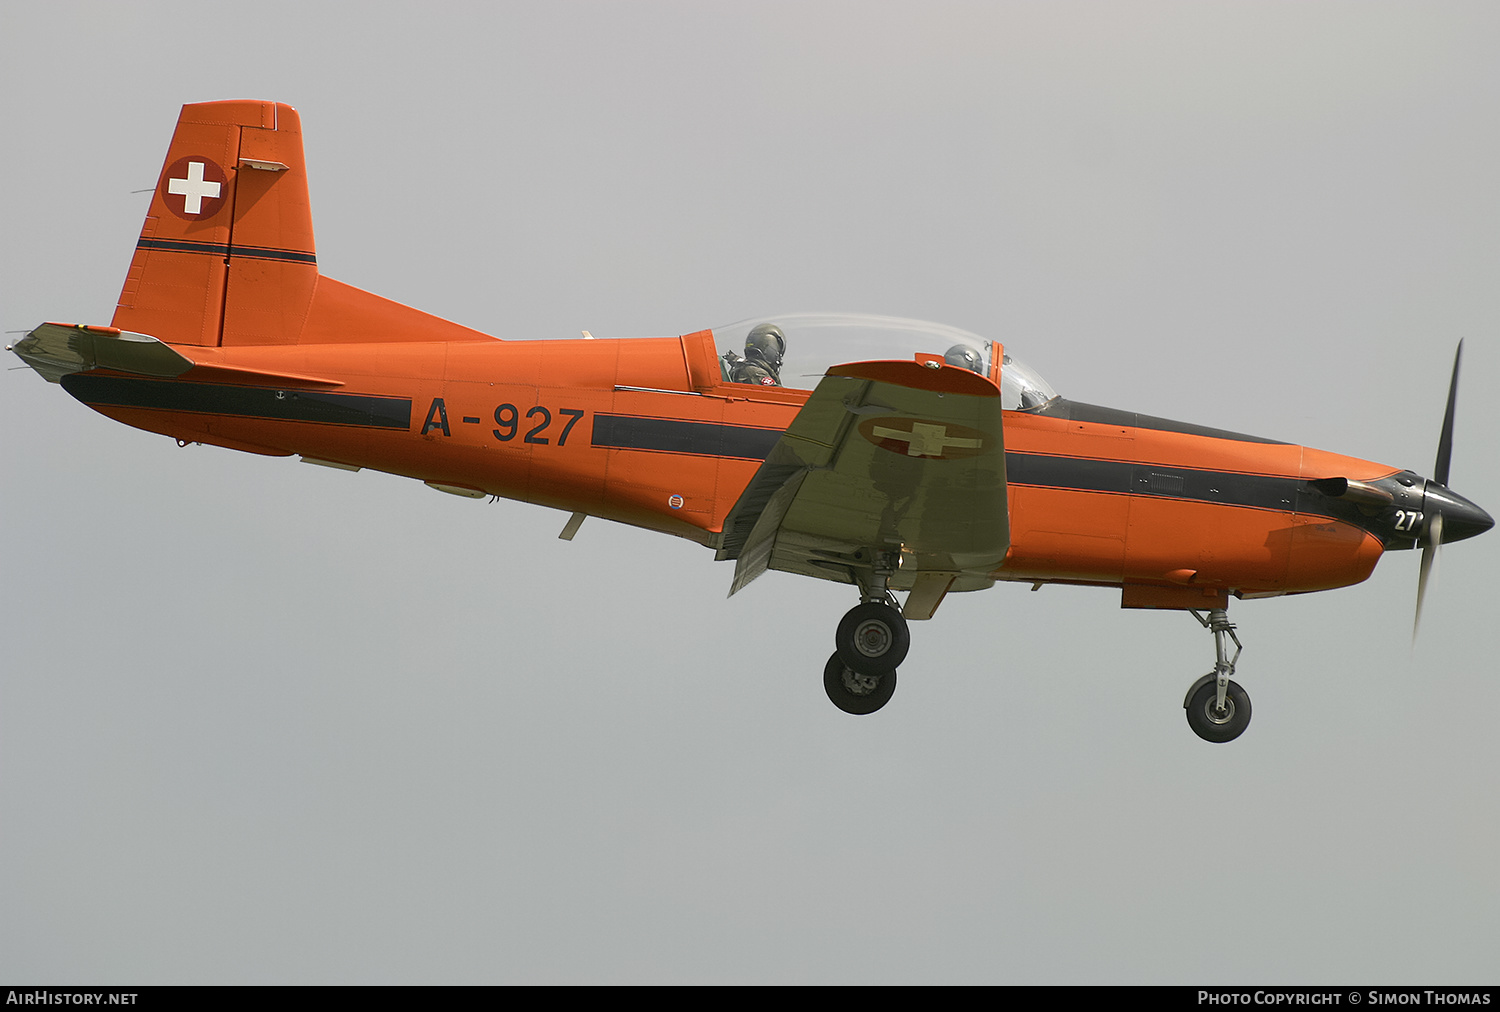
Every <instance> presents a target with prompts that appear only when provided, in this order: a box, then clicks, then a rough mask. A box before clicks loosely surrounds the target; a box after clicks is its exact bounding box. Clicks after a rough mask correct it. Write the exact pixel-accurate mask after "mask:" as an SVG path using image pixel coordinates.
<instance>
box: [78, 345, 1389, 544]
mask: <svg viewBox="0 0 1500 1012" xmlns="http://www.w3.org/2000/svg"><path fill="white" fill-rule="evenodd" d="M62 386H63V389H65V390H66V391H67V392H68V393H70V394H72V395H73V396H74V397H76V398H77V399H78V400H80V401H83V402H84V403H85V404H90V405H105V406H114V407H130V408H152V409H156V410H161V411H188V412H194V413H201V414H222V415H236V416H239V417H245V418H266V419H276V420H282V421H294V422H315V423H320V424H325V425H347V426H359V427H365V428H378V429H408V430H409V429H410V428H411V418H412V402H411V399H410V398H407V397H379V396H371V395H368V394H347V393H333V392H329V391H323V390H277V389H274V388H269V387H240V386H225V385H221V384H215V383H184V382H182V381H169V380H152V379H138V378H134V377H128V376H99V375H94V374H91V373H73V374H71V375H68V376H64V377H63V378H62ZM782 434H783V432H782V430H781V429H767V428H756V427H751V426H743V425H722V424H718V423H715V422H695V421H684V420H681V419H675V418H651V417H644V416H638V415H614V414H596V415H594V419H593V432H592V438H591V442H592V445H594V446H596V447H603V448H608V449H624V450H646V451H652V452H658V453H679V454H690V455H694V456H706V457H729V458H734V459H739V460H764V459H765V458H766V456H767V454H769V453H770V452H771V448H772V447H773V446H775V445H776V441H777V440H778V439H780V438H781V436H782ZM1005 468H1006V480H1007V482H1009V483H1010V484H1012V485H1017V486H1027V487H1034V488H1048V489H1067V490H1070V491H1076V492H1093V493H1100V494H1105V495H1129V496H1140V497H1147V498H1158V499H1175V500H1181V501H1186V502H1203V503H1214V504H1217V505H1223V506H1239V507H1247V508H1251V509H1261V510H1273V511H1277V512H1284V513H1293V512H1295V513H1299V514H1303V515H1311V516H1325V517H1328V518H1330V519H1334V520H1341V521H1344V522H1345V523H1349V524H1352V525H1354V526H1356V527H1359V528H1362V529H1364V530H1370V531H1372V533H1374V531H1373V529H1372V525H1373V523H1374V522H1375V520H1376V518H1375V517H1372V516H1367V515H1366V514H1365V513H1364V512H1363V511H1362V510H1360V509H1359V507H1357V506H1356V505H1354V504H1352V503H1347V502H1344V501H1342V500H1337V499H1332V498H1329V497H1328V496H1325V495H1323V494H1322V493H1320V492H1318V491H1316V490H1314V489H1312V488H1311V487H1310V486H1309V485H1308V483H1307V482H1306V481H1305V480H1303V479H1301V478H1291V477H1284V476H1278V475H1264V474H1240V473H1236V472H1231V471H1209V470H1198V469H1191V468H1180V467H1171V466H1166V465H1160V464H1156V465H1153V464H1141V463H1135V462H1132V461H1119V460H1098V459H1093V458H1085V457H1059V456H1053V455H1050V454H1041V453H1019V452H1016V451H1007V452H1006V454H1005Z"/></svg>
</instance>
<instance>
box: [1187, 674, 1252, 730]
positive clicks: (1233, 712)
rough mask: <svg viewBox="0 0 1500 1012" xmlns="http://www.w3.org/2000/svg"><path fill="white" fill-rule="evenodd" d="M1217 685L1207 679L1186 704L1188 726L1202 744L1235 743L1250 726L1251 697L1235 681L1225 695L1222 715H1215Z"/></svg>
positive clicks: (1230, 684)
mask: <svg viewBox="0 0 1500 1012" xmlns="http://www.w3.org/2000/svg"><path fill="white" fill-rule="evenodd" d="M1217 695H1218V685H1217V683H1216V682H1215V681H1214V680H1213V679H1211V678H1210V679H1209V680H1208V681H1207V682H1204V683H1203V684H1202V685H1201V686H1199V687H1198V691H1197V692H1194V693H1193V696H1192V698H1191V699H1189V700H1188V704H1187V722H1188V727H1191V728H1192V729H1193V733H1194V734H1196V735H1197V736H1198V737H1200V738H1202V739H1203V740H1204V741H1211V742H1215V743H1223V742H1226V741H1234V740H1235V739H1236V738H1238V737H1239V736H1240V735H1242V734H1244V733H1245V728H1247V727H1249V726H1250V694H1249V693H1248V692H1246V691H1245V690H1244V689H1242V688H1240V685H1239V683H1238V682H1230V683H1229V688H1228V690H1227V691H1225V693H1224V709H1225V711H1226V712H1225V713H1223V714H1216V713H1214V699H1215V697H1216V696H1217Z"/></svg>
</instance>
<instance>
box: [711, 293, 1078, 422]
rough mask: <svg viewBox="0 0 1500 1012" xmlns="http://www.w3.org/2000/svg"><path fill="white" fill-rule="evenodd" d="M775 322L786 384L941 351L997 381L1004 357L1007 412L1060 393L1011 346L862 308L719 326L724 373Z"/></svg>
mask: <svg viewBox="0 0 1500 1012" xmlns="http://www.w3.org/2000/svg"><path fill="white" fill-rule="evenodd" d="M766 324H774V325H775V327H776V328H777V329H778V330H779V331H780V332H781V334H782V336H783V337H784V338H785V340H786V350H785V358H784V359H783V361H782V364H781V370H780V371H781V384H782V385H783V386H787V387H794V388H797V389H802V390H811V389H812V388H813V387H815V386H817V385H818V380H820V379H822V378H823V374H824V373H825V372H827V371H828V369H829V367H830V366H835V365H840V364H843V363H845V362H865V361H871V360H879V359H898V360H907V361H909V360H911V358H912V357H913V356H914V355H917V354H926V355H940V356H942V357H943V359H944V360H945V361H946V362H947V363H948V364H950V365H956V366H961V367H963V368H966V369H971V370H973V371H975V372H978V373H979V374H981V375H983V376H988V377H990V378H992V379H993V378H994V368H995V362H994V355H995V353H996V352H997V351H998V352H999V353H1000V355H1001V362H1000V377H999V380H1000V406H1001V407H1002V408H1004V409H1005V410H1007V411H1029V410H1032V409H1035V408H1040V407H1041V406H1042V405H1044V404H1046V403H1047V402H1048V401H1050V400H1052V399H1053V398H1054V397H1056V396H1057V391H1055V390H1053V389H1052V386H1051V385H1050V384H1049V383H1048V382H1047V381H1046V380H1044V379H1042V378H1041V377H1040V376H1038V375H1037V374H1036V373H1035V372H1033V371H1032V370H1031V369H1029V368H1027V367H1026V366H1025V365H1023V364H1022V363H1021V362H1019V361H1018V360H1016V359H1015V358H1014V357H1012V356H1010V355H1008V354H1005V352H1004V350H1003V348H1002V347H1001V346H1000V345H998V344H996V343H995V342H993V341H987V340H985V339H984V338H982V337H980V336H979V335H978V334H971V333H969V332H968V331H967V330H960V329H959V328H957V327H949V326H946V325H945V324H941V323H929V322H927V321H925V320H908V319H904V318H902V317H898V316H870V315H865V314H859V313H788V314H783V315H781V316H758V317H753V318H751V319H748V320H740V321H737V322H735V323H730V324H727V325H725V326H722V327H715V328H713V335H714V347H715V348H717V349H718V352H719V355H720V356H721V358H720V362H721V363H722V364H723V366H724V378H725V379H730V378H731V371H730V369H731V367H730V363H731V362H733V361H734V360H735V359H736V358H738V357H739V356H742V355H744V354H745V338H746V336H747V335H748V334H750V332H751V331H753V330H755V329H756V328H757V327H763V326H764V325H766Z"/></svg>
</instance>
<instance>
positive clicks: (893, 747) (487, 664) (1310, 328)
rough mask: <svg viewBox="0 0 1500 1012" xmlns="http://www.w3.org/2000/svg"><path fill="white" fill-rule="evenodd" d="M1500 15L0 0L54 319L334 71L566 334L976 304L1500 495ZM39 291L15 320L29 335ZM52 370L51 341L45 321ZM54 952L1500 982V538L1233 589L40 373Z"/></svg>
mask: <svg viewBox="0 0 1500 1012" xmlns="http://www.w3.org/2000/svg"><path fill="white" fill-rule="evenodd" d="M1497 50H1500V6H1497V5H1495V4H1493V3H1488V2H1478V3H1433V2H1422V3H1378V2H1369V0H1360V2H1353V3H1308V2H1295V3H1276V2H1255V3H1214V2H1204V3H1186V4H1175V3H1107V4H1106V3H1098V4H1078V3H1002V2H987V3H975V4H952V3H932V2H924V3H921V4H915V3H912V4H882V3H869V2H861V3H818V2H805V0H804V2H797V3H786V4H780V3H761V2H755V3H741V4H728V3H644V2H643V3H549V4H489V3H486V4H467V5H466V4H442V3H424V4H421V5H417V4H404V3H381V4H331V3H324V4H320V3H304V2H298V3H276V2H267V3H260V4H257V5H254V7H253V8H246V7H245V6H244V5H243V4H224V3H212V2H200V3H197V4H193V5H183V4H180V3H134V4H126V3H93V4H79V3H64V2H48V3H45V4H44V3H37V2H20V3H6V4H4V5H3V6H0V89H3V95H4V99H5V100H4V101H3V102H0V136H3V137H4V144H5V152H4V153H5V157H4V158H3V159H0V181H3V186H0V222H3V229H4V231H3V237H4V242H3V243H0V323H3V327H4V329H7V330H24V329H27V328H30V327H32V326H34V325H36V324H37V323H40V322H42V321H44V320H60V321H78V322H96V323H107V322H108V321H109V318H110V316H111V313H112V310H113V306H114V303H115V299H116V296H117V295H118V293H119V290H120V286H121V283H122V281H123V278H124V273H125V269H126V266H127V265H128V263H129V260H130V255H131V250H132V248H133V245H134V242H135V239H136V237H137V235H138V234H139V229H140V223H141V218H142V216H143V214H144V213H145V210H146V206H147V202H148V197H149V194H148V193H140V192H134V191H141V190H149V189H150V188H151V187H153V186H154V184H155V182H156V179H157V175H158V172H159V171H160V168H161V164H162V159H163V156H164V154H165V151H166V145H167V141H168V139H169V138H170V135H171V131H172V127H173V124H174V123H175V121H176V117H177V114H178V110H179V108H180V106H181V105H182V104H183V103H185V102H198V101H206V100H212V99H221V98H254V99H270V100H277V101H282V102H287V103H289V104H291V105H293V106H295V107H297V109H298V110H299V111H300V112H301V115H302V121H303V126H304V129H305V131H306V154H307V163H308V172H309V177H310V181H311V187H312V202H313V212H314V221H315V227H316V230H317V238H318V259H319V265H320V269H321V270H323V271H324V272H325V273H327V274H328V275H330V276H332V277H335V278H338V279H340V280H342V281H346V282H349V283H351V284H354V285H357V286H359V287H362V288H367V289H370V290H372V291H375V292H378V293H380V294H382V295H385V296H388V297H391V298H395V299H398V300H400V301H402V302H406V303H409V304H411V305H414V306H417V307H418V308H421V309H424V310H427V311H429V312H433V313H437V314H439V315H442V316H446V317H448V318H450V319H454V320H457V321H458V322H460V323H463V324H466V325H469V326H472V327H476V328H478V329H481V330H484V331H486V332H488V333H492V334H495V335H496V336H499V337H505V338H568V337H574V336H576V335H577V334H578V332H579V331H580V330H585V329H586V330H589V331H591V332H593V333H594V334H597V335H601V336H603V335H668V334H678V333H684V332H688V331H693V330H698V329H701V328H703V327H709V326H714V325H716V324H721V323H725V322H728V321H732V320H739V319H744V318H746V317H750V316H754V315H762V314H771V313H776V312H786V311H794V310H829V311H860V312H870V313H882V314H890V315H896V316H907V317H919V318H924V319H933V320H937V321H941V322H943V323H947V324H951V325H954V326H958V327H962V328H965V329H968V330H971V331H974V332H977V333H980V334H983V335H985V336H987V337H992V338H994V339H997V340H1001V341H1003V342H1005V344H1006V346H1007V349H1008V350H1010V351H1012V352H1013V353H1015V354H1017V355H1019V356H1020V357H1022V358H1023V359H1025V361H1027V362H1028V363H1029V364H1030V365H1032V366H1033V367H1034V368H1035V369H1036V370H1037V371H1039V372H1040V373H1041V374H1042V375H1043V376H1045V377H1046V378H1047V379H1048V380H1049V381H1050V382H1051V383H1052V384H1053V385H1054V386H1055V387H1056V388H1057V389H1058V391H1059V392H1061V393H1062V394H1063V395H1065V396H1068V397H1071V398H1073V399H1076V400H1083V401H1088V402H1092V403H1101V404H1109V405H1113V406H1117V407H1122V408H1129V409H1133V410H1140V411H1145V412H1149V413H1152V414H1157V415H1164V416H1167V417H1173V418H1181V419H1184V420H1188V421H1194V422H1198V423H1201V424H1206V425H1213V426H1218V427H1222V428H1227V429H1231V430H1237V431H1243V432H1252V433H1258V434H1262V435H1265V436H1269V437H1274V438H1280V439H1286V440H1290V441H1295V442H1301V443H1305V444H1308V445H1313V446H1318V447H1321V448H1324V449H1328V450H1333V451H1337V452H1341V453H1347V454H1352V455H1355V456H1360V457H1366V458H1370V459H1374V460H1380V461H1384V462H1387V463H1389V464H1391V465H1392V466H1394V467H1409V468H1412V469H1415V470H1417V471H1419V472H1423V473H1430V472H1431V469H1432V463H1433V456H1434V453H1435V450H1436V442H1437V434H1438V428H1439V424H1440V422H1441V419H1442V412H1443V398H1444V394H1445V390H1446V384H1447V380H1448V371H1449V368H1450V366H1451V362H1452V354H1453V348H1454V345H1455V344H1456V342H1457V341H1458V339H1459V338H1460V337H1464V338H1467V344H1466V346H1465V355H1466V357H1465V371H1464V383H1463V390H1462V395H1461V397H1460V402H1459V415H1458V431H1457V438H1456V445H1455V451H1454V460H1453V471H1452V484H1453V486H1454V488H1455V489H1456V490H1457V491H1459V492H1461V493H1462V494H1464V495H1466V496H1468V497H1469V498H1471V499H1473V500H1474V501H1476V502H1477V503H1479V504H1480V505H1483V506H1486V507H1487V508H1489V509H1490V510H1491V511H1492V512H1495V511H1497V507H1500V471H1497V467H1496V461H1497V459H1500V403H1497V401H1496V398H1495V396H1494V395H1495V392H1496V390H1497V389H1500V294H1497V293H1500V286H1497V284H1496V280H1497V270H1500V198H1497V194H1500V189H1497V186H1500V183H1497V181H1500V117H1497V115H1496V110H1497V109H1500V61H1497V60H1496V58H1495V53H1496V52H1497ZM15 336H16V335H12V337H11V338H10V340H14V339H15ZM7 358H8V359H9V363H10V365H9V366H8V368H9V367H12V366H13V367H19V366H21V363H20V361H19V360H18V359H14V358H13V357H11V356H7ZM0 417H3V425H4V429H3V431H4V436H3V438H0V576H3V578H0V595H3V596H0V616H3V617H0V979H4V980H8V981H12V982H22V981H24V982H28V983H30V982H37V983H60V984H84V983H92V984H103V983H142V984H167V983H194V982H208V983H238V982H245V983H343V982H352V983H382V982H391V983H436V982H453V983H469V982H474V983H486V982H490V983H511V982H580V983H595V982H672V983H677V982H682V983H687V982H846V983H913V982H990V983H1052V982H1078V983H1112V982H1113V983H1219V984H1230V983H1257V982H1259V983H1272V982H1275V983H1350V984H1358V983H1381V984H1388V983H1413V984H1416V983H1420V984H1435V983H1460V984H1462V983H1476V982H1483V983H1495V982H1496V966H1497V963H1496V956H1495V952H1496V946H1497V939H1500V863H1497V862H1496V860H1495V853H1496V849H1497V845H1500V843H1497V841H1500V807H1497V803H1500V735H1496V733H1495V731H1494V727H1493V721H1492V717H1494V715H1495V714H1497V713H1500V682H1497V679H1496V677H1495V659H1494V629H1493V626H1492V623H1493V621H1494V615H1495V611H1496V608H1495V606H1496V602H1497V593H1496V591H1495V589H1494V586H1493V584H1492V583H1491V582H1490V580H1489V579H1488V577H1489V575H1490V574H1491V573H1492V572H1493V571H1494V569H1495V567H1496V565H1497V562H1500V535H1496V534H1491V535H1489V536H1487V537H1484V538H1480V539H1478V540H1475V541H1472V542H1464V543H1461V544H1458V545H1455V546H1452V547H1451V548H1450V550H1449V551H1447V552H1445V553H1444V555H1443V558H1442V563H1441V566H1440V571H1439V573H1438V575H1437V582H1436V585H1435V586H1434V588H1433V589H1432V590H1431V591H1430V593H1429V598H1428V605H1427V612H1426V614H1425V616H1424V619H1423V635H1422V639H1421V641H1420V642H1419V643H1418V644H1417V646H1416V648H1415V649H1413V647H1412V645H1411V613H1412V607H1413V603H1414V597H1415V588H1416V578H1417V557H1416V555H1415V554H1414V553H1397V554H1393V555H1392V556H1391V557H1389V558H1387V559H1385V560H1384V561H1382V563H1381V564H1380V566H1379V567H1377V569H1376V572H1375V574H1374V576H1373V577H1372V578H1371V579H1370V580H1369V581H1368V582H1366V583H1365V584H1363V585H1360V586H1357V587H1353V588H1349V589H1346V590H1342V591H1335V592H1331V593H1325V594H1317V595H1311V596H1308V597H1302V598H1283V599H1276V600H1270V601H1254V602H1242V603H1241V602H1237V603H1236V604H1235V605H1234V606H1233V607H1232V608H1231V617H1232V618H1233V619H1234V620H1236V621H1237V622H1238V623H1239V633H1240V637H1241V639H1242V640H1243V641H1244V642H1245V644H1246V646H1245V652H1244V656H1243V657H1242V659H1241V662H1240V667H1239V672H1238V675H1237V680H1238V681H1239V682H1240V683H1241V684H1243V685H1244V686H1245V688H1246V689H1247V690H1248V691H1249V693H1250V695H1251V697H1252V698H1253V700H1254V707H1255V710H1254V720H1253V722H1252V724H1251V726H1250V728H1249V730H1248V731H1247V732H1246V733H1245V735H1244V737H1242V738H1241V739H1240V740H1238V741H1236V742H1234V743H1232V744H1229V745H1223V746H1219V745H1210V744H1208V743H1206V742H1203V741H1200V740H1199V739H1198V738H1197V737H1196V736H1194V735H1193V734H1192V732H1191V731H1190V730H1189V729H1188V727H1187V724H1186V721H1185V720H1184V719H1183V712H1182V706H1181V704H1182V697H1183V693H1184V692H1185V691H1186V690H1187V687H1188V685H1189V684H1190V683H1191V682H1192V681H1193V680H1194V679H1195V678H1197V677H1198V676H1199V675H1201V674H1203V673H1204V672H1206V671H1208V670H1209V669H1210V668H1211V666H1212V661H1213V643H1212V638H1211V637H1210V636H1209V635H1208V634H1207V633H1206V632H1204V631H1202V630H1201V629H1200V628H1199V627H1198V626H1197V625H1196V624H1195V623H1194V622H1193V621H1192V619H1191V618H1188V617H1187V616H1185V615H1181V614H1176V613H1142V612H1124V611H1121V610H1120V608H1119V595H1118V593H1117V592H1116V593H1111V592H1109V591H1107V590H1097V589H1080V588H1067V587H1049V588H1044V589H1043V590H1042V591H1040V592H1039V593H1034V594H1033V593H1029V592H1028V590H1027V588H1026V587H1025V586H1024V585H1016V586H1009V585H1001V586H997V587H996V588H994V589H992V590H990V591H987V592H984V593H979V594H969V595H960V596H957V597H954V598H950V599H949V600H948V601H946V602H945V603H944V604H943V607H942V609H941V610H940V611H939V612H938V614H937V616H936V618H935V619H934V620H933V621H931V622H927V623H917V624H914V625H913V646H912V650H911V655H910V657H909V659H908V660H907V661H906V663H905V664H904V665H903V667H902V669H901V682H900V688H899V689H898V691H897V693H896V695H895V698H894V699H893V700H892V702H891V703H890V704H889V705H888V706H887V707H886V708H885V709H884V710H882V711H881V712H880V713H878V714H875V715H872V716H868V717H852V716H849V715H846V714H843V713H841V712H839V711H838V710H836V709H834V707H833V706H832V705H831V704H830V703H829V702H828V701H827V699H826V698H825V696H824V694H823V689H822V685H821V672H822V667H823V663H824V661H825V660H826V659H827V657H828V654H829V652H830V651H831V650H832V631H833V628H834V625H835V623H836V622H837V620H838V618H839V616H841V615H842V614H843V612H844V611H845V610H847V609H848V608H849V607H850V606H851V605H853V604H854V603H856V602H855V598H854V597H853V596H852V594H851V593H850V591H849V590H848V589H847V588H843V587H839V586H836V585H833V584H821V583H813V582H812V581H801V580H798V579H796V578H793V577H790V576H787V575H785V574H779V573H772V574H768V575H766V576H765V577H763V578H762V579H761V580H759V581H758V582H757V583H756V584H754V585H753V586H752V587H750V588H749V589H747V590H746V591H744V592H743V593H741V594H739V595H737V596H736V597H735V598H734V599H733V600H725V594H726V593H727V590H728V586H729V580H730V576H731V567H730V565H729V564H727V563H720V564H716V563H714V562H713V560H712V554H711V552H709V551H707V550H705V549H703V548H701V547H698V546H695V545H692V544H688V543H686V542H679V541H675V540H672V539H668V538H664V537H661V536H657V535H652V534H648V533H645V532H641V531H635V530H632V529H629V528H625V527H620V526H616V525H611V524H608V523H604V522H601V521H597V520H594V521H590V522H588V523H586V524H585V525H584V526H583V528H582V530H581V531H580V532H579V534H578V536H577V538H576V539H575V540H574V541H572V542H571V543H568V542H562V541H558V540H557V539H556V534H557V532H558V531H559V530H560V529H561V528H562V525H563V523H564V522H565V520H566V516H565V515H563V514H560V513H556V512H554V511H550V510H545V509H542V508H538V507H532V506H525V505H521V504H516V503H508V502H507V503H499V504H487V503H485V502H483V501H469V500H462V499H458V498H455V497H451V496H445V495H439V494H436V493H434V492H432V491H431V490H429V489H427V488H425V487H423V486H422V485H421V484H420V483H418V482H414V481H407V480H403V479H398V478H394V477H390V476H385V475H379V474H374V473H369V472H362V473H359V474H349V473H344V472H339V471H332V470H327V469H324V468H317V467H307V466H304V465H302V464H301V463H298V462H297V461H296V460H295V459H294V458H293V459H270V458H264V457H256V456H251V455H246V454H238V453H234V452H231V451H228V450H221V449H217V448H211V447H190V448H186V449H179V448H178V447H177V446H176V445H175V444H174V443H173V442H172V441H171V440H170V439H167V438H164V437H161V436H156V435H151V434H147V433H144V432H140V431H138V430H134V429H130V428H127V427H125V426H122V425H119V424H117V423H115V422H112V421H109V420H108V419H105V418H104V417H103V416H100V415H98V414H96V413H94V412H91V411H89V410H88V409H87V408H85V407H83V406H82V405H80V404H78V403H77V402H75V401H73V400H72V399H71V398H70V397H68V396H67V395H66V394H65V393H64V392H63V391H62V390H61V389H60V388H59V387H57V386H53V385H49V384H47V383H44V382H43V381H42V380H41V379H40V378H39V377H38V376H36V375H35V374H33V373H32V372H30V370H24V371H11V372H4V373H0Z"/></svg>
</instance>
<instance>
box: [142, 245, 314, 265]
mask: <svg viewBox="0 0 1500 1012" xmlns="http://www.w3.org/2000/svg"><path fill="white" fill-rule="evenodd" d="M135 245H136V248H137V249H153V250H164V251H166V252H168V253H202V254H205V255H208V256H217V257H246V258H248V259H251V260H284V261H290V262H292V263H299V264H315V263H317V262H318V257H317V254H315V253H304V252H301V251H300V250H292V249H269V248H267V247H264V246H236V245H232V244H228V243H217V242H192V241H190V240H186V239H142V240H140V241H139V242H137V243H136V244H135Z"/></svg>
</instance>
